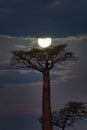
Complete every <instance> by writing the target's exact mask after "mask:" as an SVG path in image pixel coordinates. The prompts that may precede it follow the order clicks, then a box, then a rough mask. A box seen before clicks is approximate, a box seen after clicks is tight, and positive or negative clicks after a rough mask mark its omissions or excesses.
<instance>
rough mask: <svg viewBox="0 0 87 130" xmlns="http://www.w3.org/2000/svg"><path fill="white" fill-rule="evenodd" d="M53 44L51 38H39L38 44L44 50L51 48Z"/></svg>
mask: <svg viewBox="0 0 87 130" xmlns="http://www.w3.org/2000/svg"><path fill="white" fill-rule="evenodd" d="M51 42H52V39H51V38H38V44H39V46H41V47H43V48H46V47H48V46H50V45H51Z"/></svg>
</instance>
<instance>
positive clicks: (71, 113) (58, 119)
mask: <svg viewBox="0 0 87 130" xmlns="http://www.w3.org/2000/svg"><path fill="white" fill-rule="evenodd" d="M86 117H87V106H85V104H84V103H82V102H69V103H67V104H66V105H65V107H64V108H62V109H60V110H59V111H54V112H53V113H52V121H53V125H54V126H57V127H60V128H62V130H65V128H66V127H70V126H74V125H75V124H76V123H77V122H78V121H79V120H81V119H84V118H86Z"/></svg>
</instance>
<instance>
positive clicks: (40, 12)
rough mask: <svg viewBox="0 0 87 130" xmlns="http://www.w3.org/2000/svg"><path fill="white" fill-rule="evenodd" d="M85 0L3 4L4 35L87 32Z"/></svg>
mask: <svg viewBox="0 0 87 130" xmlns="http://www.w3.org/2000/svg"><path fill="white" fill-rule="evenodd" d="M86 16H87V2H86V1H85V0H83V1H81V0H80V1H78V0H76V1H75V0H74V1H72V0H70V1H69V0H61V1H59V0H55V1H53V0H47V1H46V0H42V1H41V0H36V1H35V0H29V1H28V0H21V1H20V0H17V1H16V0H15V1H14V0H13V1H11V0H8V1H0V34H9V35H16V36H21V35H22V36H26V35H31V36H41V35H42V36H44V35H53V36H62V35H63V36H64V35H76V34H77V35H78V34H84V33H87V30H86V26H87V25H86V23H87V18H86Z"/></svg>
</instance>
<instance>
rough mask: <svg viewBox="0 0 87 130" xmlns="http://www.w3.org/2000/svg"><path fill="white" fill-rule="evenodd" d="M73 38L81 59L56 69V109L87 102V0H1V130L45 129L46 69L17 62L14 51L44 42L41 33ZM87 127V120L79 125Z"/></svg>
mask: <svg viewBox="0 0 87 130" xmlns="http://www.w3.org/2000/svg"><path fill="white" fill-rule="evenodd" d="M48 36H49V37H52V44H53V45H58V44H60V43H67V44H68V48H70V50H72V51H73V52H74V53H75V55H76V56H77V57H78V61H76V62H70V63H68V64H66V65H63V66H61V65H59V66H56V67H55V68H54V69H53V70H52V71H51V72H50V74H51V105H52V111H53V110H58V109H59V108H61V107H63V106H64V105H65V103H68V102H69V101H80V102H87V1H86V0H0V130H41V125H40V124H39V122H38V118H39V117H40V115H41V113H42V112H41V110H42V74H40V73H39V72H37V71H34V70H25V69H17V68H16V67H14V66H11V65H10V63H11V61H10V59H11V57H12V54H11V50H15V49H17V50H28V49H30V47H38V44H37V40H38V38H39V37H48ZM73 129H75V130H87V119H86V120H83V121H81V122H79V123H78V124H77V125H76V126H75V127H74V128H69V129H66V130H73Z"/></svg>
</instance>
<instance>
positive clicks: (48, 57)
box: [11, 44, 75, 130]
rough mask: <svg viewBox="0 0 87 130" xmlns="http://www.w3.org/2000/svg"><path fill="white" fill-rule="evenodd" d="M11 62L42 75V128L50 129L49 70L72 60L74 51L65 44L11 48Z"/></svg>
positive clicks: (44, 129) (43, 129)
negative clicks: (23, 48) (28, 48)
mask: <svg viewBox="0 0 87 130" xmlns="http://www.w3.org/2000/svg"><path fill="white" fill-rule="evenodd" d="M12 54H13V55H12V58H11V63H12V64H13V65H16V64H19V65H22V66H23V67H25V68H27V69H29V68H30V69H34V70H37V71H39V72H40V73H42V75H43V90H42V91H43V94H42V122H43V123H42V130H52V129H53V127H52V117H51V102H50V70H51V69H52V68H53V67H54V65H55V64H56V63H57V64H60V63H63V62H66V61H70V60H74V59H75V56H74V53H73V52H72V51H70V50H68V49H67V44H60V45H56V46H52V45H51V46H49V47H47V48H32V49H30V50H28V51H25V50H13V51H12Z"/></svg>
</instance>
